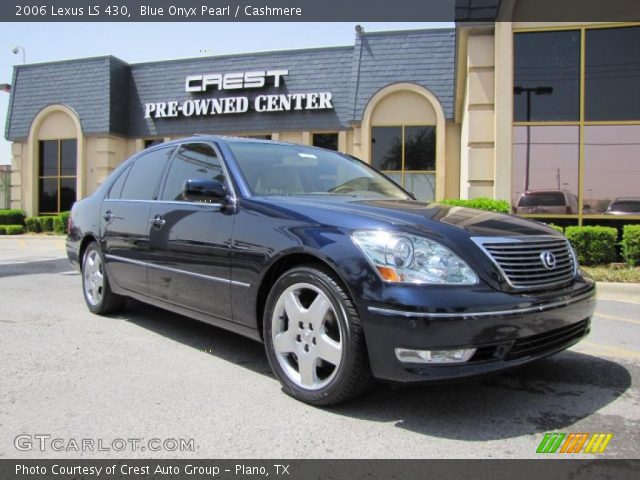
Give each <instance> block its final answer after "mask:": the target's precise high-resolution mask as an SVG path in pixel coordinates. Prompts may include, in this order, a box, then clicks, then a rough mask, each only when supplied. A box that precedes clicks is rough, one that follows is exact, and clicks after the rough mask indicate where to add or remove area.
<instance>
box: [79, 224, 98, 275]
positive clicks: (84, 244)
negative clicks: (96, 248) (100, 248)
mask: <svg viewBox="0 0 640 480" xmlns="http://www.w3.org/2000/svg"><path fill="white" fill-rule="evenodd" d="M92 242H95V243H96V244H98V245H100V243H99V242H98V239H97V238H96V237H95V236H94V235H93V234H92V233H89V234H87V235H85V236H84V238H83V239H82V242H80V248H79V250H78V263H79V264H80V270H82V259H83V258H84V252H86V251H87V247H88V246H89V244H90V243H92Z"/></svg>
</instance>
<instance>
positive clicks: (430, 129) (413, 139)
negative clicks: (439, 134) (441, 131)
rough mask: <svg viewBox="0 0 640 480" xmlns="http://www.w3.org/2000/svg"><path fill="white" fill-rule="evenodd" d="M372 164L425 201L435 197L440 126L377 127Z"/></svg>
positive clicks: (372, 151) (373, 136) (372, 135)
mask: <svg viewBox="0 0 640 480" xmlns="http://www.w3.org/2000/svg"><path fill="white" fill-rule="evenodd" d="M371 163H372V164H373V166H374V167H376V168H377V169H378V170H381V171H383V172H384V173H385V175H387V176H388V177H390V178H392V179H393V180H394V181H395V182H396V183H397V184H398V185H401V186H403V187H404V188H405V189H406V190H408V191H409V192H411V193H413V194H414V195H415V197H416V198H417V199H418V200H420V201H423V202H430V201H433V200H434V198H435V174H434V173H433V172H434V171H435V169H436V127H435V126H433V125H412V126H408V125H407V126H398V127H373V128H372V129H371Z"/></svg>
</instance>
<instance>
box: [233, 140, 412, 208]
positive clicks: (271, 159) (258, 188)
mask: <svg viewBox="0 0 640 480" xmlns="http://www.w3.org/2000/svg"><path fill="white" fill-rule="evenodd" d="M228 145H229V148H230V149H231V151H232V152H233V155H234V156H235V158H236V160H237V163H238V166H239V167H240V170H242V174H243V175H244V178H245V180H246V181H247V183H248V184H249V187H250V188H251V191H252V193H253V194H254V195H314V194H315V195H321V194H324V195H350V196H363V197H383V198H398V199H403V200H404V199H409V198H410V197H409V196H408V195H407V193H406V192H404V191H403V190H402V189H401V188H400V187H398V186H397V185H396V184H394V183H393V182H391V181H390V180H388V179H387V178H385V177H384V176H383V175H381V174H380V173H378V172H377V171H375V170H374V169H372V168H370V167H368V166H367V165H365V164H363V163H362V162H360V161H358V160H356V159H351V158H346V157H343V156H342V155H339V154H337V153H334V152H329V151H326V150H318V149H315V148H307V147H304V146H297V145H279V144H269V143H257V142H256V143H253V142H229V143H228Z"/></svg>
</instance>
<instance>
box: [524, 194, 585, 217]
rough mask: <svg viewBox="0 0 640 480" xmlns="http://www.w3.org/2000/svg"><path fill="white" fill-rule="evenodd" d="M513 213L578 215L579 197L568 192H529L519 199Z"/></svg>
mask: <svg viewBox="0 0 640 480" xmlns="http://www.w3.org/2000/svg"><path fill="white" fill-rule="evenodd" d="M513 213H517V214H525V213H549V214H553V215H560V214H574V213H578V197H577V196H576V195H574V194H573V193H571V192H569V191H568V190H529V191H526V192H524V193H523V194H522V195H520V198H518V202H517V203H516V206H515V207H514V209H513Z"/></svg>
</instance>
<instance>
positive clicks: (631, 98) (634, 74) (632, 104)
mask: <svg viewBox="0 0 640 480" xmlns="http://www.w3.org/2000/svg"><path fill="white" fill-rule="evenodd" d="M586 35H587V38H586V49H585V51H586V59H585V63H586V67H585V69H586V73H585V88H586V92H585V118H586V120H609V121H611V120H640V88H638V85H640V27H625V28H605V29H593V30H587V33H586Z"/></svg>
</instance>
